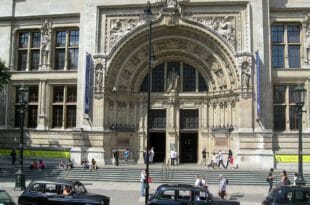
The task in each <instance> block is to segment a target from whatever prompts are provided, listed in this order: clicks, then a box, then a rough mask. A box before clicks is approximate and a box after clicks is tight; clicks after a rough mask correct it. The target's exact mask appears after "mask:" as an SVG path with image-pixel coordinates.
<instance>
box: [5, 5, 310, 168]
mask: <svg viewBox="0 0 310 205" xmlns="http://www.w3.org/2000/svg"><path fill="white" fill-rule="evenodd" d="M146 3H147V2H145V1H141V0H138V1H129V0H124V1H119V2H115V1H102V0H67V1H65V2H64V1H60V0H46V1H39V0H24V1H21V0H4V2H3V3H2V5H3V6H1V8H0V11H1V12H0V13H1V16H0V33H1V35H0V45H1V49H0V57H1V58H2V59H3V60H5V62H6V64H7V65H8V66H9V67H10V69H11V71H12V79H11V83H10V84H9V86H8V88H7V89H6V90H4V91H3V92H2V97H1V100H0V110H1V113H2V115H1V117H0V127H1V130H0V142H1V147H2V148H6V147H12V146H14V145H17V144H18V143H19V123H18V122H19V121H18V116H19V115H18V104H17V102H16V91H17V89H18V88H19V87H20V86H21V85H22V84H24V85H26V86H27V87H29V89H30V96H29V97H30V102H29V105H28V109H27V114H26V117H25V126H26V128H25V130H26V133H25V146H26V147H28V148H37V149H58V148H65V149H70V152H71V157H72V158H73V159H74V160H75V162H76V163H79V161H80V160H81V159H84V158H88V159H91V158H96V160H97V161H98V162H99V163H102V164H105V163H110V162H111V158H112V156H111V152H112V149H113V148H118V149H120V150H121V151H122V150H125V149H127V148H128V149H129V150H130V152H131V157H132V158H133V159H134V160H135V161H137V162H138V163H142V162H143V151H144V150H145V147H146V136H147V121H146V120H147V90H148V73H149V72H148V70H149V69H148V68H149V67H148V66H149V64H148V63H149V60H151V66H152V75H151V76H152V87H151V100H150V108H151V110H150V116H149V126H150V146H151V147H154V149H155V161H157V162H168V160H169V152H170V150H172V149H173V150H176V151H177V152H178V156H179V161H180V163H201V161H202V156H201V152H202V150H203V149H204V148H206V150H207V152H208V157H211V156H212V153H217V152H218V151H220V150H223V151H224V152H228V150H229V149H231V150H232V151H233V153H234V156H235V159H236V163H238V164H239V166H241V167H242V166H243V167H246V166H251V167H255V168H264V169H265V168H269V167H272V166H274V164H275V162H276V160H275V156H280V155H297V151H298V150H297V147H298V137H297V136H298V130H297V117H296V111H295V107H294V100H293V98H292V94H293V88H294V86H296V85H297V84H302V85H304V87H305V88H306V89H307V96H309V91H310V83H309V79H310V78H309V77H310V70H309V68H310V64H309V62H310V30H309V29H310V6H309V5H310V2H309V0H299V1H294V0H285V1H278V0H244V1H239V0H238V1H236V0H207V1H200V0H178V1H176V0H152V1H151V2H150V5H151V8H152V12H153V15H154V18H153V19H152V24H151V39H150V38H149V37H150V36H149V29H150V25H149V24H148V23H146V22H145V21H144V16H143V15H144V9H145V8H146V7H147V4H146ZM149 40H151V47H149V46H150V44H149ZM309 108H310V107H309V98H308V97H307V98H306V102H305V106H304V110H305V111H308V110H309ZM302 123H303V129H304V135H303V140H304V154H310V140H309V135H308V134H309V127H310V121H309V112H306V113H305V114H304V115H303V120H302ZM282 165H283V166H284V165H285V164H282ZM290 166H296V163H293V164H290Z"/></svg>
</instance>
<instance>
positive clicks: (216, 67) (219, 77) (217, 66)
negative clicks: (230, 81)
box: [211, 62, 227, 90]
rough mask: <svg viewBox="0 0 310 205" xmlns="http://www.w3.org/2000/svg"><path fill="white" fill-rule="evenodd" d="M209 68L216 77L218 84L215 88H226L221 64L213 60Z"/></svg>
mask: <svg viewBox="0 0 310 205" xmlns="http://www.w3.org/2000/svg"><path fill="white" fill-rule="evenodd" d="M211 69H212V72H213V74H214V76H215V77H216V83H217V86H218V87H217V90H225V89H226V88H227V83H226V80H225V75H224V72H223V70H222V68H221V65H220V64H219V63H218V62H214V63H213V64H212V67H211Z"/></svg>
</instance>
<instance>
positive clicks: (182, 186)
mask: <svg viewBox="0 0 310 205" xmlns="http://www.w3.org/2000/svg"><path fill="white" fill-rule="evenodd" d="M161 188H186V189H195V190H206V189H205V188H203V187H198V186H194V185H190V184H162V185H160V186H159V187H158V188H157V189H161Z"/></svg>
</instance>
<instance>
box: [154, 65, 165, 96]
mask: <svg viewBox="0 0 310 205" xmlns="http://www.w3.org/2000/svg"><path fill="white" fill-rule="evenodd" d="M164 74H165V72H164V66H163V64H162V65H159V66H157V67H156V68H155V69H153V71H152V91H153V92H163V91H164Z"/></svg>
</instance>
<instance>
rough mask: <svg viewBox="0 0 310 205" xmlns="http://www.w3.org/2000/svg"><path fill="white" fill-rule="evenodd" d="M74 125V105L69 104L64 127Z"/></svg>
mask: <svg viewBox="0 0 310 205" xmlns="http://www.w3.org/2000/svg"><path fill="white" fill-rule="evenodd" d="M75 126H76V106H75V105H69V106H67V122H66V127H67V128H72V127H75Z"/></svg>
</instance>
